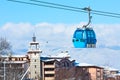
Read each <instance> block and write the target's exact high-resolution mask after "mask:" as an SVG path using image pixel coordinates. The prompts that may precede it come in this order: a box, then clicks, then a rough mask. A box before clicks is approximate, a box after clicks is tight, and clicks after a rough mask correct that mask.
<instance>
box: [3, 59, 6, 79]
mask: <svg viewBox="0 0 120 80" xmlns="http://www.w3.org/2000/svg"><path fill="white" fill-rule="evenodd" d="M3 64H4V80H6V79H5V78H6V68H5V64H6V61H5V60H4V62H3Z"/></svg>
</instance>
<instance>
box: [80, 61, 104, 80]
mask: <svg viewBox="0 0 120 80" xmlns="http://www.w3.org/2000/svg"><path fill="white" fill-rule="evenodd" d="M78 66H79V67H81V68H83V69H86V70H87V72H88V73H89V78H90V80H104V68H103V67H100V66H96V65H91V64H86V63H80V64H79V65H78Z"/></svg>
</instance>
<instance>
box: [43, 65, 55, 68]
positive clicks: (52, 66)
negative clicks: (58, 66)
mask: <svg viewBox="0 0 120 80" xmlns="http://www.w3.org/2000/svg"><path fill="white" fill-rule="evenodd" d="M44 68H55V66H54V65H45V66H44Z"/></svg>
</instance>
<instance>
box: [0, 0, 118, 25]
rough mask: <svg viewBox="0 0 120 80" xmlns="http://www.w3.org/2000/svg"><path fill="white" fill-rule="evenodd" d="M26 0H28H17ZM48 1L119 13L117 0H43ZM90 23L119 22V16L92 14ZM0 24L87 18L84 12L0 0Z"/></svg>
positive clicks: (77, 21) (63, 21) (72, 20)
mask: <svg viewBox="0 0 120 80" xmlns="http://www.w3.org/2000/svg"><path fill="white" fill-rule="evenodd" d="M19 1H28V2H29V0H19ZM45 1H48V2H53V3H58V4H63V5H69V6H75V7H80V8H84V7H88V6H90V7H91V8H92V9H94V10H99V11H107V12H114V13H120V7H119V3H120V1H119V0H116V1H114V0H99V1H98V0H45ZM92 16H93V18H92V23H110V24H114V23H119V22H120V19H119V18H111V17H104V16H98V15H94V14H92ZM0 19H2V20H1V21H0V25H3V24H5V23H7V22H15V23H19V22H30V23H32V24H36V23H38V22H50V23H69V24H70V23H72V24H74V23H80V22H85V21H87V20H88V17H87V14H86V13H79V12H72V11H66V10H59V9H53V8H46V7H41V6H35V5H27V4H20V3H15V2H10V1H7V0H0Z"/></svg>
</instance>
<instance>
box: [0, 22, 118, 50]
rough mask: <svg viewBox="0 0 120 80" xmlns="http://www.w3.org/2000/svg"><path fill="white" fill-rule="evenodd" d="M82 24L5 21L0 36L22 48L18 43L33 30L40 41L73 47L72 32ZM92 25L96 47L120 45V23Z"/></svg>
mask: <svg viewBox="0 0 120 80" xmlns="http://www.w3.org/2000/svg"><path fill="white" fill-rule="evenodd" d="M83 24H85V23H84V22H82V23H80V24H60V23H58V24H52V23H45V22H44V23H38V24H35V25H32V24H30V23H6V24H4V25H3V26H2V27H1V28H0V34H1V36H2V37H6V38H7V39H8V40H10V42H11V43H12V44H13V48H14V46H15V47H17V48H18V49H19V48H24V47H22V46H20V45H23V44H24V45H25V44H26V43H25V42H29V41H30V40H31V37H32V34H33V33H34V32H35V33H36V36H37V38H38V40H39V41H40V42H42V43H44V42H46V41H50V44H51V45H53V46H56V45H57V46H64V47H68V45H69V47H73V45H72V36H73V33H74V31H75V29H76V28H77V27H80V26H82V25H83ZM92 26H93V27H94V30H95V32H96V36H97V47H100V46H102V47H103V46H104V47H113V46H120V35H119V30H120V27H119V26H120V24H112V25H111V24H94V25H92ZM18 42H19V43H18ZM53 43H54V44H53ZM18 45H19V46H18Z"/></svg>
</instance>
